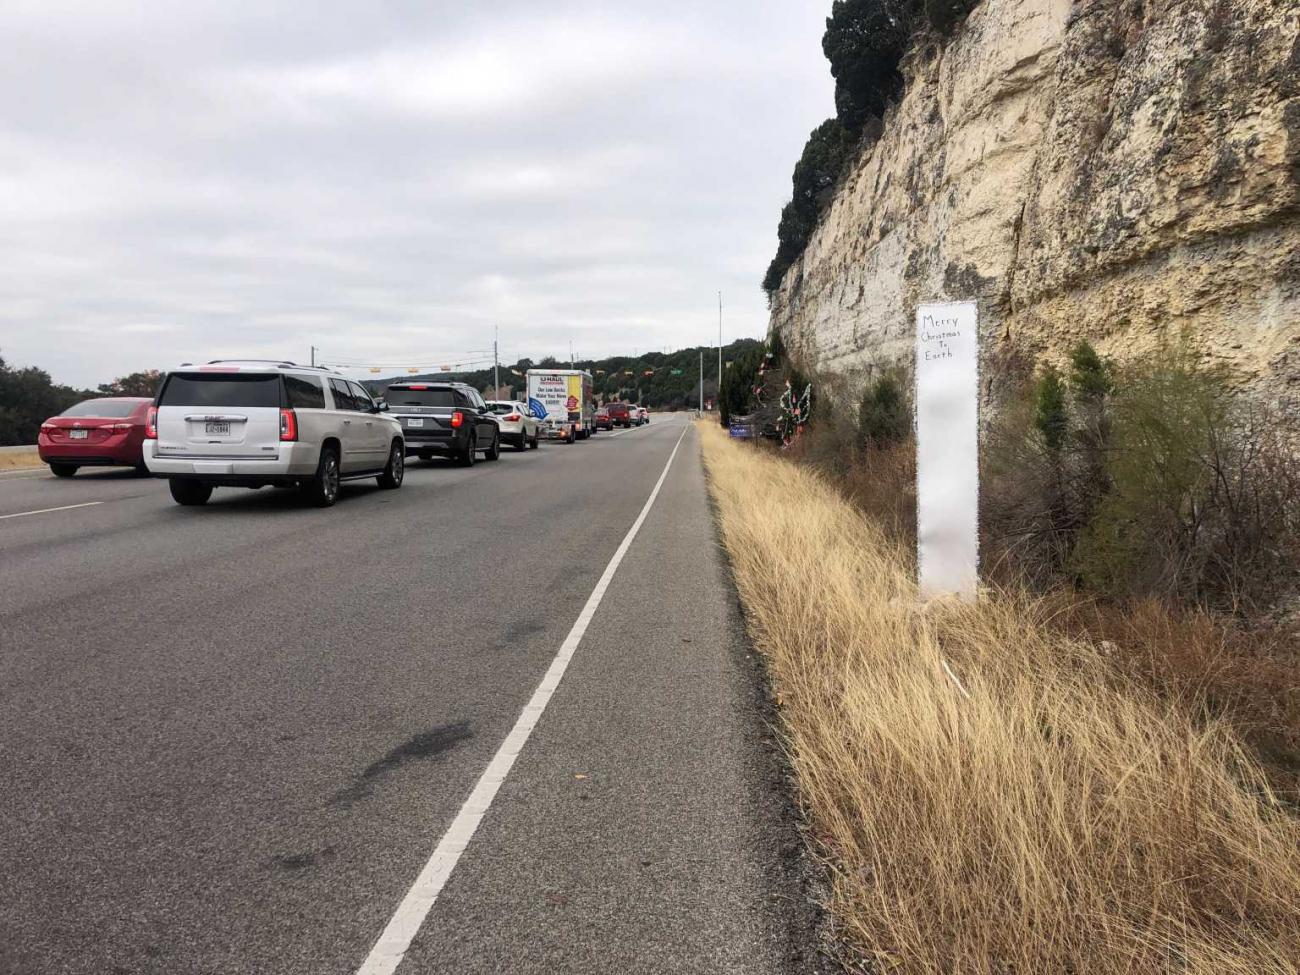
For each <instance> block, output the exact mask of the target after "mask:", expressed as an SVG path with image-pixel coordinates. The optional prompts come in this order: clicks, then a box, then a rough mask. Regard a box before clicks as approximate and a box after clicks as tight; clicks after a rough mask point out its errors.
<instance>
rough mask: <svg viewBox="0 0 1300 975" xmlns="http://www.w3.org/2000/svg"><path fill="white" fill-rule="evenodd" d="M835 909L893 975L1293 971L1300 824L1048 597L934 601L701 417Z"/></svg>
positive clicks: (826, 497) (826, 494)
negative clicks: (1054, 609) (1058, 624)
mask: <svg viewBox="0 0 1300 975" xmlns="http://www.w3.org/2000/svg"><path fill="white" fill-rule="evenodd" d="M699 427H700V432H701V437H702V440H703V447H704V458H705V462H706V466H707V470H708V474H709V481H710V486H711V490H712V492H713V495H714V498H715V500H716V502H717V505H718V512H719V518H720V521H721V529H722V534H723V537H724V540H725V543H726V545H727V548H728V551H729V552H730V555H731V559H732V562H733V565H734V569H735V575H736V581H737V585H738V586H739V589H740V594H741V597H742V599H743V600H744V603H745V606H746V608H747V615H748V620H749V626H750V630H751V635H752V637H753V639H754V642H755V644H756V646H757V647H758V649H759V650H760V652H761V653H762V654H763V655H764V657H765V659H766V660H767V663H768V666H769V671H770V673H771V676H772V680H773V685H774V688H775V690H776V692H777V694H778V696H779V700H780V704H781V709H782V714H783V719H784V722H785V729H786V732H787V734H788V747H789V751H790V756H791V761H792V763H793V765H794V768H795V770H796V773H797V775H798V778H799V782H800V788H801V793H802V795H801V798H802V801H803V802H804V804H805V807H806V809H807V811H808V815H809V819H810V821H811V824H812V827H813V830H814V832H815V834H816V836H817V839H818V842H819V843H820V844H821V853H822V854H823V855H824V857H825V859H826V861H827V863H828V865H829V867H830V870H831V876H832V881H833V903H832V910H833V911H834V913H835V915H836V916H837V918H838V920H839V921H840V923H841V925H842V927H843V928H844V930H845V931H846V932H847V934H848V936H849V938H850V939H851V940H852V942H853V943H854V944H855V945H856V946H857V947H858V948H859V949H860V950H861V951H862V952H863V953H864V954H865V955H867V956H870V957H871V958H873V959H874V960H875V961H876V962H877V964H878V966H879V968H880V969H881V970H882V971H888V972H903V973H911V972H916V973H927V975H929V973H949V972H952V973H957V972H960V973H990V975H992V973H998V975H1007V973H1019V975H1040V973H1058V972H1061V973H1065V972H1070V973H1079V975H1085V973H1086V975H1109V973H1120V972H1124V973H1135V975H1137V973H1161V972H1169V973H1173V972H1178V973H1194V975H1211V973H1213V975H1225V973H1229V975H1230V973H1240V975H1246V973H1252V975H1259V973H1284V972H1287V973H1290V972H1296V971H1297V970H1298V969H1300V823H1298V822H1297V821H1296V820H1295V819H1294V818H1292V817H1291V816H1290V815H1289V814H1288V813H1287V812H1286V810H1285V809H1284V808H1283V807H1282V806H1281V805H1280V804H1279V803H1278V802H1277V801H1276V799H1275V798H1274V797H1273V796H1272V794H1271V793H1270V792H1269V790H1268V787H1267V785H1266V783H1265V781H1264V778H1263V776H1262V775H1261V774H1260V772H1259V770H1258V768H1257V767H1256V766H1255V764H1254V763H1253V762H1252V760H1251V759H1250V758H1249V757H1248V756H1247V754H1246V752H1245V750H1244V749H1243V748H1242V747H1241V745H1240V743H1239V741H1238V739H1237V738H1236V737H1235V736H1234V733H1233V732H1232V730H1231V729H1230V728H1229V727H1228V726H1227V725H1225V724H1222V723H1219V722H1216V721H1214V720H1204V721H1198V720H1196V719H1195V717H1194V716H1193V715H1192V714H1190V713H1188V712H1187V711H1185V710H1182V709H1179V708H1177V707H1176V706H1173V705H1167V704H1163V703H1162V702H1161V701H1160V699H1159V698H1158V697H1157V696H1156V695H1155V694H1154V693H1153V692H1152V691H1151V690H1150V689H1148V688H1146V687H1144V686H1143V685H1141V684H1140V683H1138V682H1136V681H1130V680H1127V679H1125V678H1124V677H1123V676H1122V675H1121V673H1120V672H1119V671H1117V670H1116V668H1114V667H1112V666H1110V665H1109V663H1108V661H1107V659H1106V657H1105V655H1104V654H1102V653H1101V652H1100V651H1099V650H1097V649H1095V648H1094V647H1093V645H1092V644H1091V643H1088V642H1084V641H1077V640H1071V639H1070V638H1069V637H1067V636H1065V635H1064V634H1062V633H1061V632H1060V631H1059V629H1053V628H1052V627H1050V626H1048V625H1046V624H1047V621H1046V616H1047V613H1048V612H1049V610H1048V609H1046V608H1045V607H1044V605H1043V604H1041V603H1037V602H1033V601H1030V600H1028V599H1026V598H1022V597H1017V596H1014V595H996V596H995V595H991V596H989V597H987V598H984V599H982V600H981V601H980V603H979V604H978V605H974V606H966V605H958V604H931V605H930V606H929V607H928V608H926V609H922V608H920V607H919V606H918V604H917V599H916V591H915V586H914V583H913V581H912V578H911V574H910V570H909V568H908V560H907V558H906V557H905V554H904V553H903V552H902V551H900V550H899V549H898V548H896V547H895V546H893V545H892V544H891V543H890V542H889V541H888V540H887V539H886V538H885V536H884V535H883V534H881V533H880V532H879V531H878V530H877V529H876V528H874V527H873V525H872V524H871V523H870V522H868V521H867V520H866V519H865V518H864V517H863V516H862V515H861V513H859V512H858V511H856V510H854V508H853V507H852V506H851V505H850V504H849V503H847V502H846V501H845V500H844V499H843V497H842V496H841V494H840V493H839V492H838V491H837V490H836V489H835V488H834V487H833V486H832V485H831V484H829V483H828V482H827V481H826V480H824V479H823V478H822V477H819V476H818V475H816V474H814V473H812V472H811V471H809V470H808V469H806V468H802V467H798V466H796V465H793V464H788V463H785V462H783V461H782V460H780V459H779V458H775V457H773V456H771V455H770V454H765V453H763V452H761V451H758V450H753V449H748V448H747V447H745V446H744V445H741V444H737V443H733V442H731V441H729V440H728V439H727V437H726V435H725V434H724V433H723V432H722V431H721V430H719V429H718V428H717V427H716V425H714V424H710V423H702V424H700V425H699Z"/></svg>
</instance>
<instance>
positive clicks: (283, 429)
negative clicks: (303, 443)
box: [280, 409, 298, 441]
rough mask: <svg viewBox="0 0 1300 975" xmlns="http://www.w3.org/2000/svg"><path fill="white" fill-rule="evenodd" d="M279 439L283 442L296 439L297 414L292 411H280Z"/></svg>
mask: <svg viewBox="0 0 1300 975" xmlns="http://www.w3.org/2000/svg"><path fill="white" fill-rule="evenodd" d="M280 439H281V440H285V441H289V440H297V439H298V414H297V413H295V412H294V411H293V410H288V409H282V410H280Z"/></svg>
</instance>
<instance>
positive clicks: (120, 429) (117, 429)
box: [108, 423, 131, 433]
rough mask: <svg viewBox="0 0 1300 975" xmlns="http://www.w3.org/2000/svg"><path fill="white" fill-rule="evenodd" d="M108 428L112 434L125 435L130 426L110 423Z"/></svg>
mask: <svg viewBox="0 0 1300 975" xmlns="http://www.w3.org/2000/svg"><path fill="white" fill-rule="evenodd" d="M108 428H109V429H110V430H112V431H113V432H114V433H126V432H127V431H128V430H130V429H131V424H129V423H110V424H109V425H108Z"/></svg>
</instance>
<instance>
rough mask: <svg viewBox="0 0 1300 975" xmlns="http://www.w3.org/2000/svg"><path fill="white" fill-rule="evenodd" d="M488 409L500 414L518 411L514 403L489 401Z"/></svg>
mask: <svg viewBox="0 0 1300 975" xmlns="http://www.w3.org/2000/svg"><path fill="white" fill-rule="evenodd" d="M488 409H489V410H491V411H492V412H493V413H498V414H500V415H501V416H505V415H506V414H507V413H517V412H519V411H518V408H517V407H516V406H515V404H514V403H489V404H488Z"/></svg>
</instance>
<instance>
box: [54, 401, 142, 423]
mask: <svg viewBox="0 0 1300 975" xmlns="http://www.w3.org/2000/svg"><path fill="white" fill-rule="evenodd" d="M139 405H140V404H139V403H132V402H131V401H130V400H121V399H88V400H86V401H85V402H83V403H78V404H77V405H76V406H70V407H68V408H67V409H66V410H64V411H63V412H62V413H60V414H59V415H60V416H102V417H104V418H105V419H112V420H120V419H122V418H123V417H127V416H130V415H131V414H132V413H133V412H135V409H136V407H138V406H139Z"/></svg>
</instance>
